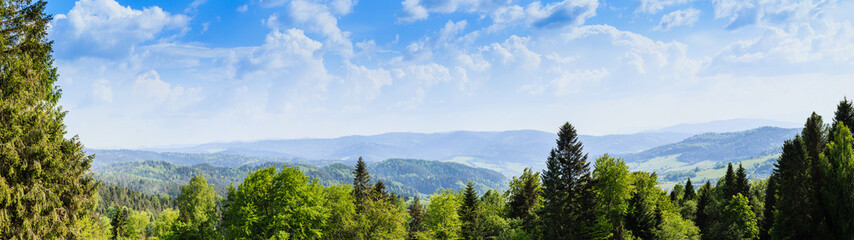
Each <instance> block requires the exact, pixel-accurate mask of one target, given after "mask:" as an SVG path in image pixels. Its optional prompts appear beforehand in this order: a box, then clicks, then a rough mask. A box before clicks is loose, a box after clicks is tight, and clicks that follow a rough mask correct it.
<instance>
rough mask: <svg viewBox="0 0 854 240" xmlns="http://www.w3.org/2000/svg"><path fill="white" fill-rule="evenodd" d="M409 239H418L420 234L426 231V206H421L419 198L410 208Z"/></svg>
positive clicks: (416, 198)
mask: <svg viewBox="0 0 854 240" xmlns="http://www.w3.org/2000/svg"><path fill="white" fill-rule="evenodd" d="M409 218H410V219H411V220H410V221H409V239H410V240H416V239H418V233H420V232H421V231H423V230H424V206H421V201H420V200H418V197H415V200H413V201H412V205H411V206H409Z"/></svg>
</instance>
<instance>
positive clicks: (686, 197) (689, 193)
mask: <svg viewBox="0 0 854 240" xmlns="http://www.w3.org/2000/svg"><path fill="white" fill-rule="evenodd" d="M695 198H697V194H696V193H695V192H694V184H691V179H690V178H688V181H686V182H685V192H684V193H683V194H682V201H690V200H694V199H695Z"/></svg>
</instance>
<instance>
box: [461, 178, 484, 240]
mask: <svg viewBox="0 0 854 240" xmlns="http://www.w3.org/2000/svg"><path fill="white" fill-rule="evenodd" d="M462 197H463V198H462V203H461V204H460V209H459V215H460V221H462V232H461V235H462V238H463V239H465V240H473V239H480V231H479V229H478V225H479V221H480V216H479V210H478V204H479V202H478V198H477V191H475V190H474V184H472V183H471V180H469V182H468V183H467V184H466V188H465V190H463V192H462Z"/></svg>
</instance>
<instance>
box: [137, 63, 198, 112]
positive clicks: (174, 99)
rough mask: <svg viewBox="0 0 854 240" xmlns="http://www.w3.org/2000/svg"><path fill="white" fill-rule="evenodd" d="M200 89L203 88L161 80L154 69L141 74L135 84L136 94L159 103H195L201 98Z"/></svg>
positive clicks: (145, 99)
mask: <svg viewBox="0 0 854 240" xmlns="http://www.w3.org/2000/svg"><path fill="white" fill-rule="evenodd" d="M200 91H201V88H189V89H184V87H181V86H174V87H173V86H172V84H170V83H167V82H164V81H162V80H160V74H158V73H157V71H154V70H151V71H149V72H146V73H144V74H142V75H140V76H139V77H138V78H137V79H136V81H134V84H133V93H134V95H135V96H138V97H142V98H144V100H143V101H152V102H154V103H158V104H160V103H169V104H172V105H174V104H179V105H186V104H189V103H194V102H197V101H199V100H201V99H200V98H199V97H198V95H199V92H200Z"/></svg>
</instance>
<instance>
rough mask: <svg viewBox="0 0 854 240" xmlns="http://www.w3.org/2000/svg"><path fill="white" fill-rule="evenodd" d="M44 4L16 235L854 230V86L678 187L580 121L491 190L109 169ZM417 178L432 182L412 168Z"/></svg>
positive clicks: (19, 68) (14, 82) (9, 164)
mask: <svg viewBox="0 0 854 240" xmlns="http://www.w3.org/2000/svg"><path fill="white" fill-rule="evenodd" d="M44 8H45V3H44V2H42V1H38V2H35V3H32V2H31V1H2V4H0V23H2V25H0V27H2V29H0V33H2V34H0V52H2V53H3V54H2V55H0V165H2V166H4V167H2V168H0V238H2V239H466V240H470V239H854V217H851V216H854V204H852V203H854V149H853V148H854V136H852V133H851V131H850V130H849V128H848V127H847V126H854V106H852V105H854V104H852V101H850V100H848V99H847V98H845V99H843V100H841V101H840V102H839V104H838V105H837V108H836V111H835V114H834V116H833V119H832V120H831V121H828V122H827V123H825V121H824V120H823V118H822V116H819V115H817V114H815V113H813V114H812V115H811V116H809V117H808V118H807V120H806V122H805V124H804V127H803V129H802V130H801V132H800V134H798V135H797V136H796V137H794V138H793V139H790V140H788V141H786V142H785V143H784V144H783V145H782V146H780V147H781V148H782V155H781V156H780V157H779V159H777V163H776V164H775V165H774V166H773V171H772V174H771V176H770V177H768V178H767V179H761V180H756V179H753V180H752V179H750V177H749V176H748V174H747V173H746V172H745V169H744V168H743V167H742V166H741V165H740V164H729V165H727V170H726V175H725V176H724V177H722V178H720V179H718V180H717V181H714V182H713V181H706V182H704V183H703V182H701V183H694V182H691V180H690V179H685V181H684V185H681V184H680V185H676V186H674V187H673V188H672V189H668V190H665V189H664V188H662V187H661V186H659V184H658V181H659V180H658V175H657V174H656V173H655V172H643V171H630V170H629V167H628V166H627V165H626V163H625V161H623V159H620V158H616V157H612V156H609V155H608V154H604V155H601V156H593V157H590V156H588V155H587V154H586V153H585V152H584V145H583V143H582V142H581V141H580V140H579V139H578V133H577V130H576V129H575V127H574V126H573V125H571V124H570V123H569V122H567V123H565V124H564V125H562V126H560V128H559V131H558V135H557V139H556V140H555V146H554V148H553V149H552V150H551V151H550V152H549V157H548V158H547V159H543V160H544V161H545V162H546V169H544V170H543V171H542V172H535V171H532V170H530V169H526V170H525V171H524V172H523V174H521V175H519V176H516V177H513V178H512V179H511V180H510V181H509V183H508V185H507V186H506V187H501V188H498V187H493V188H491V189H487V190H485V191H483V189H484V188H483V186H478V187H476V186H475V184H474V183H473V182H472V181H468V182H467V184H466V185H465V188H463V189H462V190H461V191H454V190H451V189H447V188H446V189H443V190H439V191H435V192H433V193H432V194H430V195H426V196H424V197H419V196H418V195H416V196H412V195H414V194H408V193H401V192H395V190H393V189H396V188H391V187H389V185H387V184H386V183H385V182H383V180H382V179H380V178H378V177H376V176H375V174H372V173H371V171H370V169H369V167H368V166H367V164H366V163H365V162H364V161H362V159H359V161H358V162H357V163H356V165H355V170H354V171H353V172H352V176H353V177H352V179H347V180H348V182H345V183H341V182H338V183H326V184H322V183H321V182H320V180H319V179H318V178H312V177H310V176H308V175H307V173H306V172H304V171H303V170H305V169H303V170H300V168H299V167H294V166H288V165H283V166H263V167H261V168H258V169H252V170H248V169H247V173H246V177H245V178H243V179H239V180H238V181H235V182H239V183H238V184H237V185H233V184H232V185H230V186H228V187H226V188H224V189H222V190H220V194H218V193H217V189H216V187H215V186H214V184H212V183H211V182H212V181H210V180H209V178H210V179H213V177H212V176H206V175H205V174H203V173H204V172H203V171H202V172H198V173H200V174H196V175H193V176H192V177H190V178H189V180H187V182H186V183H182V184H181V185H180V186H175V187H174V193H173V195H174V197H173V196H170V195H168V194H163V195H152V194H146V193H142V192H138V191H135V190H133V189H131V188H128V187H121V186H112V185H109V184H104V183H103V182H101V181H100V180H98V179H97V178H95V176H94V174H93V173H92V170H91V168H92V167H93V166H92V164H93V159H94V157H93V156H92V155H90V154H87V153H86V152H85V151H84V148H83V144H82V143H81V141H80V140H79V139H78V138H77V137H71V138H66V137H65V134H66V133H67V130H66V126H65V124H64V123H63V119H64V117H65V115H66V113H67V112H65V111H63V109H62V108H61V107H60V106H59V104H58V100H59V98H60V97H61V93H62V92H61V90H60V89H59V87H58V86H57V83H56V82H57V70H56V68H55V67H54V66H53V59H52V56H51V51H52V50H51V46H52V42H51V41H49V40H47V38H46V35H47V33H46V29H47V28H48V24H49V22H50V19H51V16H49V15H46V14H45V13H44ZM393 163H394V164H397V165H406V164H411V163H407V162H393ZM155 164H156V163H155ZM420 164H428V163H420ZM396 169H400V167H398V168H396ZM373 170H374V171H383V169H381V168H374V169H373ZM193 171H194V170H186V172H193ZM442 174H458V175H463V174H466V172H447V173H442ZM404 175H405V174H404ZM440 175H441V174H440ZM408 177H410V178H417V177H418V176H408ZM216 181H220V180H216ZM680 182H681V181H680ZM416 183H417V184H426V183H425V182H424V181H415V180H412V179H410V180H408V181H401V182H400V184H404V185H405V184H413V185H414V184H416ZM409 187H410V188H414V189H419V188H421V187H422V186H409ZM479 188H480V189H481V190H478V189H479ZM503 189H506V190H503ZM167 192H168V191H167Z"/></svg>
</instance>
